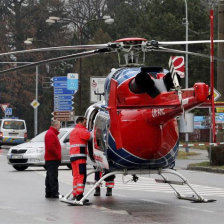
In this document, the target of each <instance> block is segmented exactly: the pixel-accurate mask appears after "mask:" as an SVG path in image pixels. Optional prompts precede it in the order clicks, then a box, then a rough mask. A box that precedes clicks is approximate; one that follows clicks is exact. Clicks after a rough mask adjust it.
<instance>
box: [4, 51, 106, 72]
mask: <svg viewBox="0 0 224 224" xmlns="http://www.w3.org/2000/svg"><path fill="white" fill-rule="evenodd" d="M107 50H108V49H102V50H92V51H85V52H81V53H77V54H71V55H66V56H61V57H57V58H51V59H46V60H42V61H38V62H33V63H30V64H28V65H22V66H18V67H14V68H9V69H6V70H3V71H0V74H3V73H6V72H13V71H17V70H23V69H26V68H30V67H33V66H37V65H41V64H46V63H50V62H56V61H65V60H70V59H74V58H84V57H88V56H91V55H96V54H100V53H105V52H108V51H109V50H108V51H107Z"/></svg>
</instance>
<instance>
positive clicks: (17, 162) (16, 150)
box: [7, 128, 73, 171]
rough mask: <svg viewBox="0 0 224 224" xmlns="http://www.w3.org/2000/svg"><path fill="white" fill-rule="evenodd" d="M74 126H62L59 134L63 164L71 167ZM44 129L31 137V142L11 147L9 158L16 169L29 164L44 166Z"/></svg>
mask: <svg viewBox="0 0 224 224" xmlns="http://www.w3.org/2000/svg"><path fill="white" fill-rule="evenodd" d="M72 129H73V128H61V129H60V134H59V135H58V138H59V141H60V143H61V150H62V160H61V165H67V166H68V167H69V168H71V164H70V159H69V136H70V133H71V131H72ZM46 132H47V131H44V132H42V133H40V134H39V135H37V136H36V137H35V138H33V139H31V140H30V141H29V142H26V143H23V144H19V145H17V146H13V147H11V148H10V149H9V152H8V155H7V159H8V163H9V164H11V165H12V166H13V167H14V168H15V169H16V170H18V171H23V170H25V169H27V168H28V167H29V166H44V165H45V161H44V150H45V149H44V148H45V145H44V137H45V134H46Z"/></svg>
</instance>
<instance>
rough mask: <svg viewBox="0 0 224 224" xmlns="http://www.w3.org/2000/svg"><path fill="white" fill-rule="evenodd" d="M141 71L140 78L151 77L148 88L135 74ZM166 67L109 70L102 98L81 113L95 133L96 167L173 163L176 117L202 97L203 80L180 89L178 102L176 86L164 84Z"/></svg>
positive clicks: (204, 91) (205, 93)
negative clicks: (102, 101)
mask: <svg viewBox="0 0 224 224" xmlns="http://www.w3.org/2000/svg"><path fill="white" fill-rule="evenodd" d="M142 71H144V73H146V74H147V75H146V79H143V81H144V82H147V79H148V77H147V76H149V77H150V80H149V83H148V84H147V88H148V87H149V88H150V89H147V88H145V87H144V83H143V84H141V83H140V84H139V82H141V81H142V80H140V81H139V80H137V79H138V78H137V76H139V74H140V73H142ZM166 73H167V72H166V71H164V70H162V69H161V68H150V67H149V68H141V67H138V68H122V69H118V70H114V71H113V72H112V73H111V74H110V75H109V76H108V78H107V80H106V83H105V99H106V102H105V104H104V103H102V104H99V103H97V104H96V105H92V106H91V107H90V108H89V109H88V110H87V113H86V116H87V118H88V123H89V125H88V126H89V128H91V129H93V133H94V137H93V154H94V157H95V162H96V163H98V164H99V165H100V166H101V167H102V166H103V167H104V168H106V169H110V170H113V169H136V168H138V169H145V168H147V169H157V168H168V167H173V166H174V162H175V158H176V155H177V151H178V142H179V131H178V124H177V119H176V117H177V116H178V115H180V114H181V113H182V112H183V109H184V110H189V109H191V108H193V107H195V106H196V105H198V104H200V103H202V102H204V101H205V100H206V99H207V97H208V86H207V85H206V84H204V83H197V84H195V85H194V87H193V88H191V89H186V90H181V94H182V99H181V102H180V99H179V95H178V93H177V91H175V90H172V89H171V90H168V86H169V85H168V84H167V80H166V75H167V74H166ZM140 75H141V77H143V76H144V75H142V74H140ZM134 82H136V83H137V84H136V83H134ZM150 83H151V84H150ZM150 85H151V86H150Z"/></svg>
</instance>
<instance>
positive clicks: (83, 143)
mask: <svg viewBox="0 0 224 224" xmlns="http://www.w3.org/2000/svg"><path fill="white" fill-rule="evenodd" d="M90 137H91V135H90V132H89V131H88V130H87V128H86V118H85V117H78V118H77V120H76V126H75V128H74V129H73V130H72V132H71V134H70V161H71V164H72V173H73V200H77V201H80V200H81V199H82V198H83V192H84V188H85V183H86V159H87V144H88V140H89V139H90ZM85 202H88V200H85V201H84V203H85Z"/></svg>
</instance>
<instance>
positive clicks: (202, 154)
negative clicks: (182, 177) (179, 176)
mask: <svg viewBox="0 0 224 224" xmlns="http://www.w3.org/2000/svg"><path fill="white" fill-rule="evenodd" d="M179 151H185V148H180V149H179ZM189 152H196V153H198V155H195V156H189V158H188V159H177V160H176V166H175V168H176V169H187V170H199V171H205V172H212V173H223V174H224V169H221V168H212V167H202V166H194V167H189V164H192V163H201V162H209V155H208V151H207V150H200V149H193V148H189Z"/></svg>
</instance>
